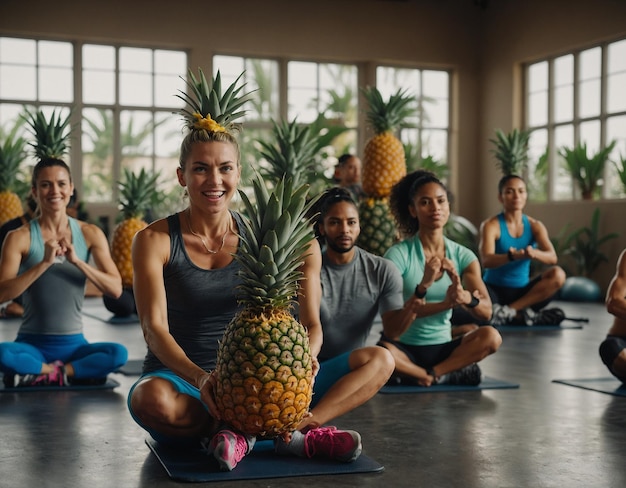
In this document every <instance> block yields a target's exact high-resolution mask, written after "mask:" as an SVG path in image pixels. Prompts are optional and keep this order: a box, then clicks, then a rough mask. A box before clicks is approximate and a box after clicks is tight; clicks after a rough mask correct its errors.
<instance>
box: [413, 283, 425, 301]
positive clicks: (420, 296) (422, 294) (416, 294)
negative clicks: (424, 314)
mask: <svg viewBox="0 0 626 488" xmlns="http://www.w3.org/2000/svg"><path fill="white" fill-rule="evenodd" d="M415 296H416V297H417V298H424V297H425V296H426V290H424V293H420V285H417V286H416V287H415Z"/></svg>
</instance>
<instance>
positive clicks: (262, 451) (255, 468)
mask: <svg viewBox="0 0 626 488" xmlns="http://www.w3.org/2000/svg"><path fill="white" fill-rule="evenodd" d="M146 444H147V445H148V447H149V448H150V450H151V451H152V452H153V453H154V455H155V456H156V457H157V459H158V460H159V462H160V463H161V465H162V466H163V468H164V469H165V471H166V472H167V474H168V476H169V477H170V478H172V479H173V480H176V481H194V482H207V481H233V480H252V479H264V478H287V477H293V476H317V475H329V474H330V475H335V474H355V473H379V472H382V471H383V470H384V469H385V468H384V467H383V466H382V465H380V464H378V463H377V462H376V461H374V460H373V459H371V458H369V457H367V456H366V455H365V454H361V455H360V456H359V457H358V458H357V459H356V461H354V462H352V463H340V462H337V461H331V460H328V459H318V458H313V459H308V458H300V457H297V456H284V455H279V454H275V453H274V443H273V441H271V440H264V441H259V442H257V443H256V445H255V446H254V449H253V450H252V452H251V453H250V454H248V455H247V456H246V457H245V458H244V459H243V460H241V461H240V462H239V463H238V464H237V466H236V467H235V469H233V470H232V471H220V470H219V466H218V464H217V461H216V460H215V458H213V456H209V455H208V454H207V453H206V452H204V451H203V450H202V449H200V448H198V449H195V450H192V449H188V450H184V449H174V448H169V447H166V446H162V445H160V444H159V443H157V442H156V441H155V440H154V439H152V438H151V437H149V438H147V439H146Z"/></svg>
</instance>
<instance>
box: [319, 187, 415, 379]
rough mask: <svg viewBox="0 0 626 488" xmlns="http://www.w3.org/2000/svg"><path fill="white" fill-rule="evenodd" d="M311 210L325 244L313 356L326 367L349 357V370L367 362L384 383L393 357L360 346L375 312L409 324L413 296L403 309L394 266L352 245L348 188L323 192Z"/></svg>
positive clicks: (353, 218) (356, 228)
mask: <svg viewBox="0 0 626 488" xmlns="http://www.w3.org/2000/svg"><path fill="white" fill-rule="evenodd" d="M312 213H315V214H317V215H318V217H317V219H316V223H315V225H314V228H315V234H316V236H317V238H318V239H319V240H320V241H321V242H320V243H321V244H322V243H323V244H325V246H324V251H323V253H322V270H321V284H322V297H321V306H320V319H321V323H322V331H323V333H324V342H323V344H322V349H321V351H320V354H319V356H318V359H319V360H320V362H321V363H322V364H323V365H324V366H326V364H327V363H326V361H331V360H333V359H335V358H340V357H344V358H349V361H348V362H347V363H346V364H350V369H357V368H358V367H360V366H362V365H364V364H368V365H369V366H368V367H370V368H373V369H375V370H377V371H378V373H379V375H380V376H381V380H382V381H383V382H385V381H387V379H388V378H389V377H390V376H391V373H393V369H394V361H393V357H392V356H391V354H390V353H389V351H388V350H386V349H384V348H382V347H379V346H370V347H365V346H366V342H367V339H368V337H369V335H370V332H371V330H372V326H373V324H374V320H375V319H376V317H377V316H378V315H379V314H380V316H381V317H382V320H383V321H390V320H394V321H399V320H404V321H406V322H407V323H410V322H412V321H413V320H414V319H415V314H414V313H413V311H412V310H411V309H410V304H411V302H412V301H415V300H416V299H409V301H408V302H409V303H408V304H407V308H406V310H405V309H404V301H403V298H402V277H401V276H400V273H399V272H398V270H397V269H396V267H395V266H394V265H393V264H392V263H391V262H390V261H389V260H387V259H384V258H382V257H380V256H376V255H374V254H371V253H369V252H367V251H365V250H363V249H361V248H359V247H357V246H356V245H355V242H356V241H357V239H358V237H359V233H360V230H361V229H360V225H359V213H358V208H357V204H356V202H355V201H354V199H353V198H352V195H351V193H350V192H349V191H348V190H347V189H345V188H331V189H329V190H327V191H326V192H324V194H323V195H322V197H321V198H320V200H319V201H318V204H317V205H316V206H315V207H314V208H313V209H312ZM328 364H330V363H328Z"/></svg>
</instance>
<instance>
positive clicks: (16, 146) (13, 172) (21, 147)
mask: <svg viewBox="0 0 626 488" xmlns="http://www.w3.org/2000/svg"><path fill="white" fill-rule="evenodd" d="M25 157H26V139H24V138H23V137H22V136H18V135H17V131H16V130H13V131H11V132H10V133H9V134H7V136H6V137H5V139H4V142H2V144H0V192H2V191H13V190H15V188H14V186H15V179H16V176H17V173H18V172H19V169H20V165H21V163H22V161H23V160H24V158H25Z"/></svg>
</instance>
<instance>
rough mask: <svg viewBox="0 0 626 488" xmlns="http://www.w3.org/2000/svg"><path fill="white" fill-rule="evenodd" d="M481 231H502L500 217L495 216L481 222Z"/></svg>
mask: <svg viewBox="0 0 626 488" xmlns="http://www.w3.org/2000/svg"><path fill="white" fill-rule="evenodd" d="M480 229H481V230H490V231H491V230H499V229H500V223H499V222H498V216H497V215H494V216H492V217H489V218H488V219H485V220H483V221H482V222H481V224H480Z"/></svg>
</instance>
